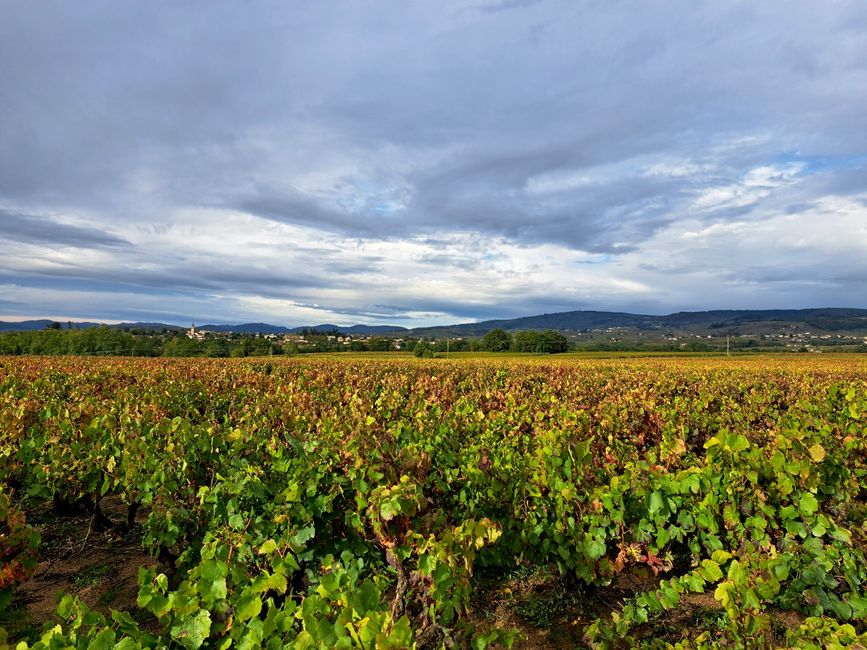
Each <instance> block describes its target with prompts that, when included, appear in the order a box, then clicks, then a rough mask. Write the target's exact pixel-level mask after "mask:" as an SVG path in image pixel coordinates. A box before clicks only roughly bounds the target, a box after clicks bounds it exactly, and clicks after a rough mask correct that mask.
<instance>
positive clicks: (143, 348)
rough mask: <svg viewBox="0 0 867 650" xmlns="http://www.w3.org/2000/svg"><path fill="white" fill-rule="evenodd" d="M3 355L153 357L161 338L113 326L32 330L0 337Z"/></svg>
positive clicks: (157, 352)
mask: <svg viewBox="0 0 867 650" xmlns="http://www.w3.org/2000/svg"><path fill="white" fill-rule="evenodd" d="M0 354H12V355H16V354H98V355H112V356H136V357H153V356H158V355H159V354H160V339H159V338H157V337H153V336H136V335H134V334H131V333H129V332H124V331H121V330H117V329H112V328H110V327H90V328H86V329H59V328H49V329H45V330H33V331H26V332H9V333H3V334H0Z"/></svg>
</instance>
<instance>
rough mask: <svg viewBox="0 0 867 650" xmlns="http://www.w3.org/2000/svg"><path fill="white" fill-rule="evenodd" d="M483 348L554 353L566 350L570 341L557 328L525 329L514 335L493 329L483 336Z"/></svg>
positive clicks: (492, 350) (487, 349) (496, 350)
mask: <svg viewBox="0 0 867 650" xmlns="http://www.w3.org/2000/svg"><path fill="white" fill-rule="evenodd" d="M480 347H481V349H482V350H485V351H487V352H506V351H509V350H511V351H512V352H537V353H542V354H554V353H557V352H566V351H567V350H568V349H569V341H568V340H567V339H566V337H565V336H563V335H562V334H560V332H557V331H555V330H544V331H542V332H539V331H536V330H523V331H520V332H516V333H515V335H514V336H512V335H511V334H509V333H508V332H506V331H505V330H502V329H493V330H491V331H490V332H488V333H487V334H485V335H484V336H483V337H482V340H481V346H480Z"/></svg>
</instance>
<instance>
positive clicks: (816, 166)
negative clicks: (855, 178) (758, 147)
mask: <svg viewBox="0 0 867 650" xmlns="http://www.w3.org/2000/svg"><path fill="white" fill-rule="evenodd" d="M771 162H772V163H773V164H777V165H785V164H788V163H800V164H802V165H804V167H803V169H802V170H801V173H802V174H819V173H821V172H828V171H837V170H841V171H845V170H852V169H860V168H862V167H865V166H867V153H862V154H856V155H853V156H834V157H831V156H801V155H799V154H798V153H796V152H791V151H787V152H783V153H780V154H779V155H777V156H774V158H772V159H771Z"/></svg>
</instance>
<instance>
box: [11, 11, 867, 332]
mask: <svg viewBox="0 0 867 650" xmlns="http://www.w3.org/2000/svg"><path fill="white" fill-rule="evenodd" d="M818 306H853V307H867V4H865V3H864V2H863V1H862V0H852V1H844V0H840V1H837V0H822V1H821V2H819V1H816V2H809V1H807V2H753V1H752V0H750V1H747V0H743V1H736V0H732V1H722V0H712V1H707V2H701V1H696V0H663V1H661V2H653V3H645V2H625V1H624V2H619V1H608V0H606V1H603V0H588V1H575V0H566V1H564V2H556V1H554V0H539V1H535V2H532V1H522V0H473V1H468V0H453V1H452V0H449V1H443V0H438V1H436V2H424V3H422V2H405V1H402V0H401V1H394V2H387V1H384V0H376V1H375V2H373V1H371V2H361V1H352V2H331V1H327V0H323V1H322V2H306V1H305V2H301V1H298V2H278V1H276V0H275V1H273V2H258V1H252V0H251V1H244V0H236V1H234V2H213V1H208V2H205V1H204V0H202V1H193V0H190V1H187V2H168V1H165V2H153V1H147V2H145V1H139V2H116V1H115V0H105V1H103V2H99V1H90V0H82V1H80V2H69V1H68V0H61V1H57V2H51V1H49V0H39V1H36V2H34V1H31V0H6V1H4V2H2V3H0V319H7V320H9V319H21V318H25V317H55V318H63V319H66V318H71V319H76V318H78V319H95V320H105V321H117V320H161V321H166V322H176V323H182V324H183V323H188V322H189V321H191V320H196V321H197V322H200V323H201V322H245V321H252V320H256V321H266V322H272V323H279V324H286V325H300V324H310V323H321V322H334V323H338V324H349V323H356V322H365V323H394V324H401V325H409V326H413V325H424V324H434V323H450V322H456V321H468V320H476V319H485V318H491V317H512V316H520V315H529V314H536V313H544V312H553V311H566V310H572V309H611V310H623V311H633V312H643V313H668V312H671V311H677V310H701V309H710V308H782V307H818Z"/></svg>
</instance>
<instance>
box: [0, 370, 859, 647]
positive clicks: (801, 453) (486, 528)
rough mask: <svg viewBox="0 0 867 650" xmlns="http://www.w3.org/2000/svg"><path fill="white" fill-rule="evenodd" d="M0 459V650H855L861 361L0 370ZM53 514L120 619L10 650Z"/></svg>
mask: <svg viewBox="0 0 867 650" xmlns="http://www.w3.org/2000/svg"><path fill="white" fill-rule="evenodd" d="M0 433H2V438H0V610H7V613H6V614H2V615H0V621H2V622H3V624H4V625H5V626H6V627H7V630H6V631H5V632H0V646H2V645H3V644H4V640H6V641H7V642H8V643H11V644H12V646H13V647H14V646H15V645H16V644H19V645H18V647H19V648H22V650H23V649H26V648H52V649H53V648H58V649H59V648H82V649H86V648H90V649H93V650H102V649H107V648H119V649H121V650H131V649H134V648H184V649H186V650H196V649H197V648H219V649H220V650H226V649H228V648H260V647H262V648H268V649H272V648H274V649H276V648H284V647H285V648H412V647H415V648H440V647H447V648H451V647H456V648H462V647H471V648H485V647H540V646H544V645H546V644H550V645H548V647H591V648H607V647H636V646H642V647H649V648H668V647H674V648H715V647H725V648H737V647H750V648H777V647H807V648H825V647H832V648H840V647H853V648H857V647H862V648H863V647H865V646H867V557H865V555H867V523H865V522H867V363H865V362H864V361H862V360H859V359H858V358H857V357H849V358H845V357H839V358H829V359H816V358H805V357H797V356H790V357H779V358H770V357H766V358H761V357H757V358H745V359H734V360H728V359H723V358H704V359H701V358H696V359H665V358H658V359H640V358H636V359H628V360H560V361H550V360H547V359H543V358H538V359H534V358H528V359H520V360H516V359H511V360H509V359H506V360H488V359H485V360H472V359H464V360H460V361H455V360H446V359H328V358H324V359H304V360H297V359H286V360H280V361H275V362H270V361H264V360H237V361H229V360H209V359H188V360H169V359H105V358H103V359H83V358H67V357H56V358H46V357H18V358H11V357H5V358H3V357H0ZM109 504H113V505H114V507H113V508H110V507H109ZM70 513H77V516H78V517H79V519H80V520H81V521H83V522H86V528H85V529H82V530H80V531H78V533H76V534H77V535H79V537H77V538H76V539H75V544H74V548H73V549H72V550H71V551H70V554H75V553H78V552H81V551H82V550H83V549H86V548H87V547H88V546H90V545H94V544H95V540H99V544H100V545H101V546H105V547H107V548H109V549H110V547H111V543H112V540H128V541H129V540H132V544H133V545H134V546H135V547H137V548H140V549H141V552H142V554H144V555H146V556H147V557H149V558H151V561H149V562H143V563H142V565H141V568H140V569H138V576H137V585H136V594H135V596H134V600H133V602H131V603H128V604H127V605H125V606H124V607H123V608H119V609H118V608H115V607H112V606H111V603H102V604H95V603H90V604H88V603H87V602H85V600H86V599H83V598H82V597H79V595H77V594H76V593H75V589H73V588H71V586H70V585H67V586H65V587H63V588H58V589H56V591H58V592H61V593H58V596H57V602H56V607H55V611H54V612H53V614H51V616H50V620H39V621H34V622H33V625H30V626H29V627H24V626H22V625H16V621H15V620H14V618H15V616H18V617H20V618H22V619H23V618H24V617H25V616H28V615H29V616H31V618H32V617H33V614H32V613H31V614H28V611H27V604H26V602H25V601H26V598H25V597H24V595H23V594H25V593H26V590H27V588H28V584H31V583H32V581H33V580H34V579H35V577H34V576H36V575H37V573H38V572H40V571H42V570H43V569H42V568H40V567H43V566H44V565H45V559H44V556H45V553H46V552H47V551H46V548H47V547H46V544H45V539H46V538H47V537H48V536H50V535H53V534H56V530H57V529H58V527H60V526H62V525H63V522H64V521H66V520H67V519H68V518H69V517H70V516H71V514H70ZM106 540H108V541H106ZM116 543H120V542H116ZM106 552H107V553H110V550H109V551H106ZM115 570H118V571H119V570H120V565H119V564H118V565H117V566H116V568H112V571H115ZM533 581H536V582H537V584H538V585H540V589H538V590H537V591H536V592H534V593H532V594H529V595H528V590H527V589H526V585H527V583H530V582H533ZM8 612H14V613H16V614H15V616H10V614H9V613H8ZM554 628H558V629H560V630H561V634H560V636H559V637H558V638H554V637H553V636H552V634H553V632H554V630H553V629H554Z"/></svg>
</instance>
